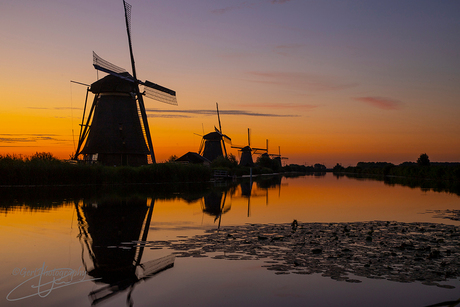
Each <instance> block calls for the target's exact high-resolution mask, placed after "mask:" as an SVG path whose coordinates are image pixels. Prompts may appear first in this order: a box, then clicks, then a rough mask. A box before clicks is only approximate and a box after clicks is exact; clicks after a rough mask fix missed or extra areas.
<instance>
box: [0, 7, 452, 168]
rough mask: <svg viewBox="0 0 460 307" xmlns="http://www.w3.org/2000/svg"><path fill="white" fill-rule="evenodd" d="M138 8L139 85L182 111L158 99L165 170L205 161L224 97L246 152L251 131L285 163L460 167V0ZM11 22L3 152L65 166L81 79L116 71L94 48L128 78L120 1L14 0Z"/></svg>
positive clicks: (153, 113)
mask: <svg viewBox="0 0 460 307" xmlns="http://www.w3.org/2000/svg"><path fill="white" fill-rule="evenodd" d="M130 4H131V5H132V6H133V8H132V13H131V16H132V26H131V31H132V39H133V49H134V56H135V59H136V68H137V74H138V77H139V78H140V79H141V80H146V79H147V80H151V81H153V82H158V83H159V84H161V85H163V86H166V87H168V88H171V89H173V90H175V91H176V92H177V98H178V102H179V106H178V107H171V106H168V105H164V104H161V103H157V102H154V101H151V100H146V108H147V114H148V116H149V125H150V130H151V135H152V140H153V144H154V150H155V155H156V158H157V161H159V162H161V161H165V160H167V159H168V157H170V156H171V155H176V156H181V155H183V154H185V153H186V152H188V151H194V152H196V151H198V148H199V145H200V141H201V140H200V137H199V136H196V135H195V133H196V134H202V133H203V129H204V133H208V132H211V131H213V129H214V126H218V122H217V116H216V114H215V103H216V102H217V103H219V111H220V112H221V120H222V128H223V130H224V132H225V134H227V135H228V136H230V137H231V138H232V141H233V143H234V144H237V145H244V144H246V143H247V129H248V128H251V144H252V145H253V146H256V147H264V146H265V140H266V139H268V140H269V149H270V153H277V152H278V146H280V148H281V154H282V155H283V156H286V157H288V158H289V159H288V160H284V161H285V162H286V163H296V164H307V165H312V164H315V163H322V164H325V165H327V166H328V167H333V166H334V165H335V164H336V163H341V164H342V165H344V166H348V165H356V163H357V162H360V161H375V162H377V161H382V162H391V163H395V164H399V163H402V162H405V161H416V159H417V158H418V157H419V155H420V154H422V153H427V154H428V155H429V157H430V160H431V161H440V162H441V161H446V162H458V161H460V140H459V137H458V135H460V121H458V116H459V115H460V104H459V103H458V102H459V101H460V87H459V86H458V75H459V73H460V61H459V59H458V50H460V42H459V41H458V39H457V38H458V33H459V30H460V25H459V22H458V18H457V16H456V15H457V14H456V12H458V11H459V9H460V3H459V2H455V1H445V2H430V1H422V2H420V1H418V2H415V1H406V2H404V3H400V2H397V1H388V2H385V3H381V2H379V1H368V2H366V3H356V2H349V1H327V2H324V3H323V2H321V3H317V2H310V1H295V0H290V1H289V0H288V1H269V0H267V1H258V2H256V1H254V2H251V1H249V2H241V3H235V2H232V1H227V0H222V1H217V2H213V3H206V2H201V1H199V2H194V3H190V2H186V1H176V2H168V3H156V4H152V3H147V2H143V1H136V0H131V1H130ZM433 12H436V14H433ZM0 16H1V18H0V33H1V35H2V38H3V43H2V48H1V52H2V59H3V63H2V64H3V65H2V73H1V75H0V84H2V94H3V95H2V99H1V104H0V114H1V115H0V116H1V121H0V154H1V155H5V154H15V155H23V156H29V155H32V154H34V153H35V152H51V153H52V154H53V155H55V156H57V157H58V158H61V159H67V158H69V157H70V155H71V154H72V153H73V152H74V151H75V144H76V143H77V142H78V133H79V124H80V122H81V116H82V112H83V106H84V99H85V94H86V88H85V87H84V86H81V85H77V84H73V83H70V81H71V80H75V81H79V82H83V83H86V84H91V83H92V82H94V81H96V80H97V79H98V78H102V77H103V76H104V74H103V73H101V72H99V73H97V72H96V71H95V70H94V68H93V67H92V60H91V53H92V51H93V50H94V51H96V52H97V53H98V54H100V55H101V56H102V57H103V58H104V59H107V60H109V61H110V62H112V63H114V64H116V65H119V66H120V67H123V68H125V69H127V70H128V71H130V62H129V52H128V48H127V47H128V46H127V38H126V30H125V28H124V26H125V25H124V19H123V18H124V17H123V5H122V1H121V0H120V2H118V1H115V2H113V1H109V0H102V1H98V3H96V4H95V3H92V2H90V1H88V0H84V1H79V2H77V3H74V2H67V1H64V2H62V1H49V2H47V3H38V2H34V1H29V0H19V1H10V2H6V3H4V4H3V5H2V10H1V12H0ZM91 102H92V95H90V96H89V98H88V103H91ZM229 152H230V153H232V154H234V155H235V156H238V151H237V150H236V149H230V150H229Z"/></svg>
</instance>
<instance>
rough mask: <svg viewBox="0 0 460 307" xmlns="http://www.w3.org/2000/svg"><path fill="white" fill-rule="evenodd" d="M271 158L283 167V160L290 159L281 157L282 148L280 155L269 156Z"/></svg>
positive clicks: (279, 149)
mask: <svg viewBox="0 0 460 307" xmlns="http://www.w3.org/2000/svg"><path fill="white" fill-rule="evenodd" d="M269 156H272V157H273V160H276V161H278V163H279V165H280V166H283V164H282V163H281V160H285V159H288V158H287V157H282V156H281V147H280V146H278V154H269Z"/></svg>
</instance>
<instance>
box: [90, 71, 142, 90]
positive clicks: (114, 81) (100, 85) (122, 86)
mask: <svg viewBox="0 0 460 307" xmlns="http://www.w3.org/2000/svg"><path fill="white" fill-rule="evenodd" d="M121 75H123V76H126V77H130V76H131V75H130V74H129V73H127V72H126V73H122V74H121ZM134 86H135V84H134V83H133V82H129V81H127V80H124V79H121V78H119V77H116V76H112V75H107V76H105V77H104V78H102V79H100V80H98V81H96V82H94V83H93V84H91V88H90V91H91V92H92V93H93V94H99V93H110V92H112V93H113V92H117V93H133V92H135V89H134Z"/></svg>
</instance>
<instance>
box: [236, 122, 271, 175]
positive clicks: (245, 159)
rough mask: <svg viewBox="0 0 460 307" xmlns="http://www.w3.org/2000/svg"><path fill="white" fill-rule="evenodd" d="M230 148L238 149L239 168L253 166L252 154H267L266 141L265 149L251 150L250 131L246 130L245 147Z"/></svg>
mask: <svg viewBox="0 0 460 307" xmlns="http://www.w3.org/2000/svg"><path fill="white" fill-rule="evenodd" d="M232 148H238V149H239V151H241V158H240V165H241V166H249V167H251V166H254V161H253V159H252V155H253V154H259V153H260V151H265V152H268V140H267V148H252V147H251V129H249V128H248V145H246V146H232Z"/></svg>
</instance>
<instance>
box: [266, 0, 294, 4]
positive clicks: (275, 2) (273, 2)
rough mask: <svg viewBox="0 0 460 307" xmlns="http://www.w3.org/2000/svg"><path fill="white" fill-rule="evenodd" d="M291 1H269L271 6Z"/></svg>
mask: <svg viewBox="0 0 460 307" xmlns="http://www.w3.org/2000/svg"><path fill="white" fill-rule="evenodd" d="M289 1H291V0H271V1H270V3H271V4H277V3H286V2H289Z"/></svg>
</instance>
